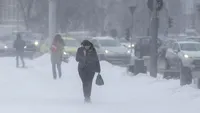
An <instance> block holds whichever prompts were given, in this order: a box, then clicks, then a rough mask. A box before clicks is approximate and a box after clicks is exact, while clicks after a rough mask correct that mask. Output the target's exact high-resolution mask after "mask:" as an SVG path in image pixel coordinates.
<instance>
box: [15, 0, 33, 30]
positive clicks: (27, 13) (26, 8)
mask: <svg viewBox="0 0 200 113" xmlns="http://www.w3.org/2000/svg"><path fill="white" fill-rule="evenodd" d="M18 2H19V6H20V9H21V11H22V15H23V18H24V24H25V26H26V30H29V29H30V19H31V11H32V8H33V3H34V2H35V0H27V1H23V0H18ZM24 2H25V3H24ZM26 2H27V3H26Z"/></svg>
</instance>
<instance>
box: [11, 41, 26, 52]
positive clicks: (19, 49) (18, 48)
mask: <svg viewBox="0 0 200 113" xmlns="http://www.w3.org/2000/svg"><path fill="white" fill-rule="evenodd" d="M13 46H14V48H15V49H16V51H17V52H24V47H25V46H26V43H25V41H24V40H21V39H17V40H15V42H14V44H13Z"/></svg>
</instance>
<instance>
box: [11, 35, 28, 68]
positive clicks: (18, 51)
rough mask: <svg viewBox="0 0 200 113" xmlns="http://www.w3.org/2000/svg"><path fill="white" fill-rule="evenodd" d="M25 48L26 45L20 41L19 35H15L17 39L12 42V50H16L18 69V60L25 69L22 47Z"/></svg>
mask: <svg viewBox="0 0 200 113" xmlns="http://www.w3.org/2000/svg"><path fill="white" fill-rule="evenodd" d="M25 46H26V43H25V41H24V40H22V38H21V35H20V34H17V39H16V40H15V41H14V48H15V49H16V52H15V53H16V67H19V58H20V59H21V62H22V67H25V62H24V47H25Z"/></svg>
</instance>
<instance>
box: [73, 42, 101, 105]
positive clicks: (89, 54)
mask: <svg viewBox="0 0 200 113" xmlns="http://www.w3.org/2000/svg"><path fill="white" fill-rule="evenodd" d="M81 44H82V47H80V48H78V50H77V53H76V61H77V62H78V72H79V76H80V78H81V81H82V84H83V93H84V97H85V102H91V99H90V96H91V91H92V81H93V78H94V75H95V72H97V73H100V71H101V70H100V63H99V59H98V56H97V53H96V50H95V48H94V46H93V44H92V43H91V42H90V41H88V40H84V41H83V42H82V43H81Z"/></svg>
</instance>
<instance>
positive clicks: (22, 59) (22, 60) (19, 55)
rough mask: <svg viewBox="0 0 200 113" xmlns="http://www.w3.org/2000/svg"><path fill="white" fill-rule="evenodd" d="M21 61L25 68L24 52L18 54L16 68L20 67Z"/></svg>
mask: <svg viewBox="0 0 200 113" xmlns="http://www.w3.org/2000/svg"><path fill="white" fill-rule="evenodd" d="M19 59H20V60H21V62H22V66H23V67H25V63H24V53H23V52H16V66H17V67H19Z"/></svg>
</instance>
